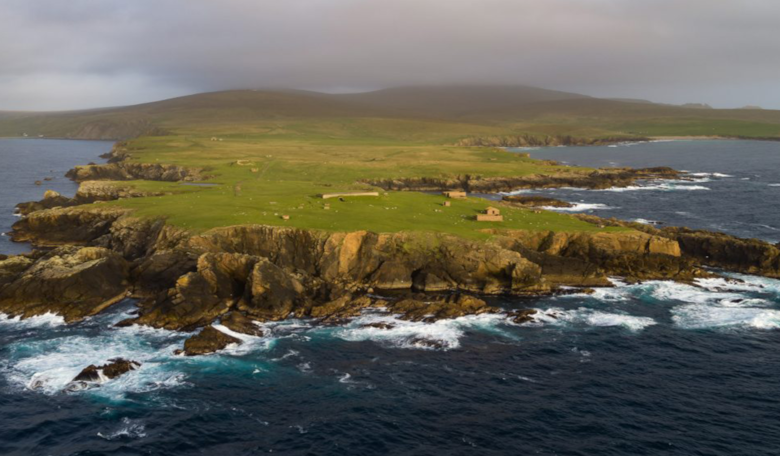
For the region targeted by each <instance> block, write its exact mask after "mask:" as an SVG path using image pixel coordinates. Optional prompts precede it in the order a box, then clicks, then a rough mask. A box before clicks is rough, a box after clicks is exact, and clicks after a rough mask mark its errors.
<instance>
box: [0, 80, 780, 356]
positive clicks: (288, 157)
mask: <svg viewBox="0 0 780 456" xmlns="http://www.w3.org/2000/svg"><path fill="white" fill-rule="evenodd" d="M477 95H479V96H477ZM22 131H23V132H24V133H27V134H30V135H35V136H38V135H45V136H47V137H51V136H56V137H66V138H82V139H84V138H86V139H115V140H117V143H116V145H115V147H114V149H113V150H112V152H111V153H110V154H109V155H108V156H106V158H107V160H108V163H106V164H88V165H87V164H85V165H83V166H78V167H76V168H74V169H73V170H71V171H70V172H69V173H68V177H69V178H71V179H73V180H74V181H77V182H80V188H79V191H78V193H77V194H76V196H75V197H74V198H66V197H63V196H61V195H59V194H57V193H55V192H47V193H46V194H45V195H44V198H43V199H42V200H41V201H35V202H29V203H22V204H20V205H19V206H18V211H19V212H20V214H21V215H22V216H23V217H22V218H21V219H20V220H19V221H18V222H17V223H16V224H15V225H14V227H13V232H12V236H13V239H14V240H15V241H19V242H30V243H32V244H33V245H34V246H35V250H33V251H32V252H30V253H28V254H24V255H16V256H10V257H0V312H2V313H4V314H6V315H8V316H12V317H13V316H20V317H22V318H28V317H31V316H34V315H40V314H44V313H55V314H58V315H62V316H63V317H64V318H65V320H66V321H67V322H76V321H79V320H82V319H84V318H87V317H89V316H92V315H95V314H97V313H99V312H102V311H103V310H105V309H107V308H108V307H110V306H111V305H113V304H115V303H117V302H120V301H122V300H123V299H125V298H128V297H132V298H135V299H137V300H138V308H139V309H138V315H137V316H135V317H133V318H131V319H129V320H125V321H123V322H121V323H119V324H120V325H132V324H140V325H149V326H153V327H160V328H167V329H175V330H183V331H191V332H193V336H192V338H191V339H189V340H188V342H187V343H186V344H185V346H184V347H182V348H183V350H184V353H186V354H191V355H195V354H203V353H208V352H212V351H214V350H218V349H220V348H222V347H224V346H226V345H228V344H230V343H238V342H240V341H239V340H238V339H235V338H234V337H231V336H230V335H228V334H225V333H224V332H221V331H218V330H215V329H214V327H213V325H215V324H217V323H219V324H221V325H222V327H227V328H229V329H230V330H232V331H235V332H238V333H246V334H251V335H258V334H259V329H258V327H257V326H256V325H254V324H253V323H252V322H253V321H270V320H282V319H285V318H288V317H290V316H295V317H299V318H311V319H315V320H317V321H319V322H320V323H322V324H335V323H339V322H343V321H345V320H346V319H349V318H351V317H354V316H356V315H359V314H360V312H361V311H362V310H363V309H365V308H366V307H373V308H381V309H385V310H386V311H387V312H392V313H395V314H401V315H403V316H404V318H408V319H414V320H423V321H435V320H437V319H441V318H452V317H457V316H462V315H468V314H478V313H484V312H500V309H496V308H494V307H491V306H489V305H488V304H487V303H486V302H485V301H484V300H482V299H481V297H484V296H485V295H498V294H511V295H521V296H522V295H538V294H550V293H561V292H567V290H570V288H569V287H577V288H579V289H583V290H587V289H588V288H590V287H602V286H610V285H611V283H610V281H609V280H608V277H610V276H620V277H624V278H626V280H628V281H641V280H648V279H670V280H677V281H686V282H689V281H691V280H693V279H695V278H698V277H709V276H712V275H713V274H717V271H716V270H713V269H711V268H722V269H725V270H730V271H739V272H745V273H750V274H759V275H764V276H767V277H775V278H777V277H780V249H779V248H778V246H776V245H771V244H768V243H765V242H762V241H758V240H746V239H738V238H735V237H732V236H728V235H725V234H720V233H710V232H703V231H693V230H689V229H686V228H676V227H670V228H664V229H660V230H659V229H655V228H650V227H647V226H645V225H640V224H635V223H627V222H620V221H617V220H604V219H598V218H595V217H589V216H572V215H566V214H561V213H556V212H551V211H546V210H542V209H539V208H538V207H537V206H538V204H535V203H534V201H531V200H528V199H522V198H506V200H504V201H488V200H486V199H483V198H480V197H478V196H475V194H495V193H498V192H511V191H513V190H518V189H527V188H551V187H585V188H599V189H603V188H609V187H620V186H627V185H631V184H634V183H636V182H637V181H638V180H648V179H669V178H681V177H684V175H683V174H682V173H680V172H678V171H675V170H673V169H670V168H652V169H628V168H619V169H614V168H611V169H588V168H581V167H571V166H564V165H562V164H559V163H555V162H551V161H540V160H533V159H531V158H529V157H528V155H527V154H524V153H517V152H510V151H507V150H505V149H503V148H500V147H507V146H553V145H593V144H610V143H616V142H623V141H642V140H648V139H650V138H651V137H654V136H679V135H690V136H699V135H710V136H711V135H717V136H721V137H746V138H747V137H750V138H759V139H777V138H778V137H780V112H777V111H768V110H761V111H758V110H691V109H690V108H685V107H670V106H664V105H653V104H648V103H632V102H623V101H613V100H601V99H594V98H589V97H583V96H579V95H575V94H565V93H561V92H552V91H545V90H541V89H531V88H524V87H519V88H506V87H505V88H489V89H488V88H482V89H478V88H450V89H441V88H438V89H428V90H424V89H422V88H412V89H395V90H388V91H379V92H373V93H368V94H355V95H325V94H318V93H311V92H301V91H276V92H274V91H229V92H219V93H208V94H201V95H194V96H189V97H184V98H179V99H173V100H166V101H162V102H157V103H151V104H147V105H139V106H132V107H127V108H116V109H107V110H101V111H88V112H74V113H56V114H13V115H11V114H9V115H7V116H3V117H2V118H0V134H3V135H8V136H19V135H21V132H22ZM444 192H465V194H466V197H458V198H449V197H448V196H447V195H445V194H444ZM459 196H461V195H460V194H459ZM325 197H327V198H325ZM544 204H545V205H549V204H548V203H547V202H545V203H544ZM564 204H565V203H564ZM488 207H491V209H490V211H491V212H490V214H492V215H491V217H481V219H482V220H486V221H480V220H478V217H477V215H478V214H482V213H484V212H485V211H486V210H487V209H488ZM499 211H500V216H498V215H497V214H499ZM531 314H532V312H519V313H518V312H515V313H507V318H510V319H515V320H516V321H525V320H526V319H528V318H531V317H530V315H531ZM204 328H205V329H204ZM426 343H430V344H434V345H435V343H436V342H435V341H427V342H426ZM93 367H94V366H93Z"/></svg>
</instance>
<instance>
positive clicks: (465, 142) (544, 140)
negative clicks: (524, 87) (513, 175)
mask: <svg viewBox="0 0 780 456" xmlns="http://www.w3.org/2000/svg"><path fill="white" fill-rule="evenodd" d="M649 140H650V138H646V137H641V136H638V137H620V136H613V137H606V138H577V137H574V136H568V135H556V136H532V135H515V136H483V137H471V138H464V139H461V140H460V141H458V142H457V145H458V146H463V147H550V146H553V147H554V146H603V145H607V144H617V143H623V142H641V141H649Z"/></svg>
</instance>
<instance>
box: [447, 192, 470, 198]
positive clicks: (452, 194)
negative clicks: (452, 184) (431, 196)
mask: <svg viewBox="0 0 780 456" xmlns="http://www.w3.org/2000/svg"><path fill="white" fill-rule="evenodd" d="M442 193H443V194H444V196H446V197H447V198H455V199H466V192H455V191H451V192H442Z"/></svg>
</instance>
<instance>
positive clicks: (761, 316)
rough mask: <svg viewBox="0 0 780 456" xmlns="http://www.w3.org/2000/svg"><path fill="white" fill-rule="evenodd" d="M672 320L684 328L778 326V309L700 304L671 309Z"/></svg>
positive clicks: (761, 327)
mask: <svg viewBox="0 0 780 456" xmlns="http://www.w3.org/2000/svg"><path fill="white" fill-rule="evenodd" d="M672 321H674V323H675V325H677V326H679V327H681V328H684V329H718V328H729V327H742V328H752V329H777V328H780V311H778V310H773V309H762V308H751V307H747V308H746V307H738V308H734V307H717V306H708V305H702V304H692V305H686V306H678V307H675V308H673V309H672Z"/></svg>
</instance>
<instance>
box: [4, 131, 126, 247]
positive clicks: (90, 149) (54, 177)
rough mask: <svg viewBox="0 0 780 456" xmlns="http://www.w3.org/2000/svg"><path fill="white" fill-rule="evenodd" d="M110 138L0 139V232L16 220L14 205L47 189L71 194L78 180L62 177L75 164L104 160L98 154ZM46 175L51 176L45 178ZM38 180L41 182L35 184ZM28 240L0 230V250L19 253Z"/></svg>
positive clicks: (31, 198)
mask: <svg viewBox="0 0 780 456" xmlns="http://www.w3.org/2000/svg"><path fill="white" fill-rule="evenodd" d="M112 145H113V143H112V142H109V141H72V140H57V139H0V181H1V182H2V185H3V191H2V192H0V233H6V232H8V231H10V230H11V225H13V224H14V222H15V221H16V220H17V218H16V216H15V215H14V207H16V205H17V204H18V203H21V202H24V201H34V200H40V199H41V198H43V192H45V191H46V190H55V191H57V192H60V193H61V194H63V195H65V196H73V195H75V194H76V190H78V184H76V183H75V182H73V181H71V180H70V179H67V178H65V173H66V172H67V171H68V170H69V169H71V168H73V167H74V166H75V165H85V164H87V163H89V162H94V163H103V162H105V160H103V159H101V158H100V157H99V156H100V155H101V154H104V153H106V152H108V151H110V150H111V146H112ZM46 178H49V179H51V180H49V181H45V180H44V179H46ZM36 181H41V185H36V184H35V182H36ZM28 250H30V246H29V245H27V244H14V243H13V242H11V241H10V240H9V239H8V236H6V235H4V234H0V253H4V254H10V253H22V252H26V251H28Z"/></svg>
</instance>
